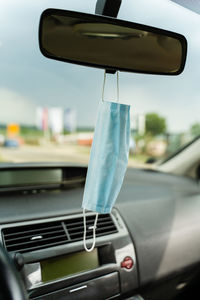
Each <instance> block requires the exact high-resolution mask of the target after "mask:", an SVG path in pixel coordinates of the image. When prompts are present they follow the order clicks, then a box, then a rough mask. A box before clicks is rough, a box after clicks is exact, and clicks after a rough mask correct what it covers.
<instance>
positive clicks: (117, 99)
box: [117, 71, 119, 103]
mask: <svg viewBox="0 0 200 300" xmlns="http://www.w3.org/2000/svg"><path fill="white" fill-rule="evenodd" d="M117 103H119V71H117Z"/></svg>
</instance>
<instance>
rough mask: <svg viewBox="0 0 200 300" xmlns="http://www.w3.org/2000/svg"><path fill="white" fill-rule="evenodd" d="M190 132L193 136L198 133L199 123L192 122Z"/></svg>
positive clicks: (199, 131) (199, 129)
mask: <svg viewBox="0 0 200 300" xmlns="http://www.w3.org/2000/svg"><path fill="white" fill-rule="evenodd" d="M190 133H191V135H192V136H193V137H196V136H198V135H200V123H194V124H193V125H192V126H191V127H190Z"/></svg>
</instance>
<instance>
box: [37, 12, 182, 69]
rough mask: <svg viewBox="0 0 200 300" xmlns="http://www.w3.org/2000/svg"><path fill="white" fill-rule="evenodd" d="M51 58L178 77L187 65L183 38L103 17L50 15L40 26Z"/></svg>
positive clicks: (41, 40) (45, 50)
mask: <svg viewBox="0 0 200 300" xmlns="http://www.w3.org/2000/svg"><path fill="white" fill-rule="evenodd" d="M39 44H40V50H41V52H42V53H43V54H44V55H45V56H46V57H48V58H52V59H56V60H61V61H65V62H69V63H75V64H80V65H84V66H90V67H96V68H103V69H107V70H111V71H114V72H115V71H117V70H119V71H127V72H138V73H149V74H161V75H162V74H163V75H178V74H180V73H181V72H182V71H183V69H184V65H185V60H186V53H187V41H186V39H185V37H184V36H182V35H180V34H177V33H174V32H170V31H166V30H163V29H158V28H154V27H150V26H146V25H141V24H136V23H132V22H127V21H122V20H118V19H115V18H110V17H104V16H99V15H90V14H85V13H79V12H72V11H65V10H58V9H47V10H46V11H44V12H43V13H42V16H41V19H40V26H39Z"/></svg>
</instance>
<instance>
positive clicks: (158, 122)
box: [146, 113, 167, 136]
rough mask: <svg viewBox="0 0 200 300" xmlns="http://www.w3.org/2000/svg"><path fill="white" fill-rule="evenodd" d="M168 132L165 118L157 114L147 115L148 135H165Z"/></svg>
mask: <svg viewBox="0 0 200 300" xmlns="http://www.w3.org/2000/svg"><path fill="white" fill-rule="evenodd" d="M166 130H167V125H166V120H165V118H163V117H161V116H159V115H158V114H156V113H149V114H146V133H147V134H150V135H152V136H156V135H159V134H164V133H165V132H166Z"/></svg>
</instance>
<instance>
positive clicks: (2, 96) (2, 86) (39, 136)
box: [0, 0, 200, 167]
mask: <svg viewBox="0 0 200 300" xmlns="http://www.w3.org/2000/svg"><path fill="white" fill-rule="evenodd" d="M0 3H1V9H0V19H1V26H0V61H1V68H0V70H1V72H0V163H3V162H14V163H19V162H69V163H75V164H87V163H88V160H89V153H90V147H91V143H92V139H93V131H94V127H95V120H96V116H97V112H98V103H99V102H100V101H102V100H101V97H102V86H103V71H102V70H98V69H95V68H87V67H83V66H77V65H73V64H68V63H63V62H59V61H54V60H50V59H47V58H45V57H44V56H43V55H42V54H41V52H40V50H39V46H38V25H39V19H40V15H41V13H42V12H43V10H45V9H47V8H49V7H55V8H61V9H67V10H75V11H81V12H86V13H94V11H95V4H96V1H95V0H87V1H81V0H76V1H74V0H69V1H66V0H65V1H64V0H60V1H53V0H52V1H51V0H48V1H42V2H41V1H39V0H35V1H32V2H30V1H24V0H20V1H15V0H13V1H11V0H8V1H1V2H0ZM166 12H167V13H166ZM118 17H119V18H120V19H124V20H128V21H132V22H138V23H142V24H146V25H151V26H155V27H160V28H163V29H167V30H171V31H176V32H178V33H181V34H183V35H185V37H186V39H187V40H188V56H187V62H186V67H185V70H184V72H183V73H182V74H181V75H179V76H159V75H143V74H134V73H120V98H121V99H124V102H125V103H126V102H127V103H128V102H129V101H130V100H131V102H133V103H134V105H133V106H131V138H130V159H129V166H132V167H140V166H142V167H144V166H145V165H147V164H146V163H147V162H154V161H155V160H161V159H166V158H167V157H168V156H170V155H172V153H173V152H176V151H177V150H178V149H180V148H181V147H182V146H183V145H184V144H186V143H188V142H190V141H191V140H193V139H195V137H197V136H198V135H199V134H200V117H199V110H200V101H199V69H200V68H199V66H198V63H199V50H200V49H199V47H200V29H199V28H200V20H199V16H198V15H197V14H195V13H194V12H191V11H188V10H186V9H185V8H183V7H180V6H178V5H177V4H174V3H172V2H170V1H168V0H163V1H156V0H151V1H145V0H138V1H137V0H136V1H128V0H127V1H123V4H122V6H121V8H120V12H119V16H118ZM113 78H114V79H113ZM105 92H106V93H105V99H106V100H109V99H113V98H115V96H116V95H115V77H114V75H109V76H108V80H107V86H106V91H105ZM133 99H134V101H133Z"/></svg>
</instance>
